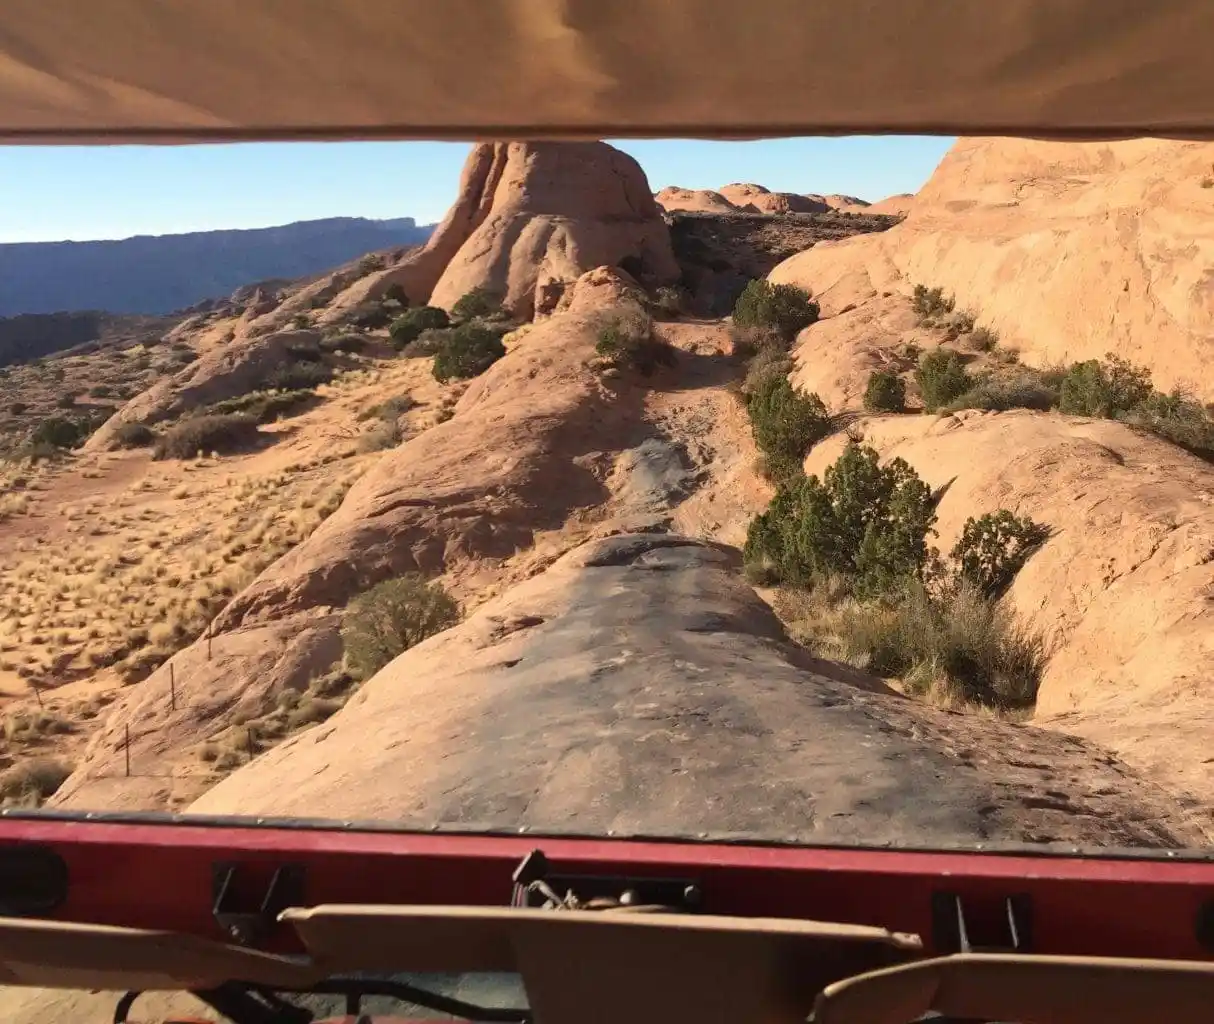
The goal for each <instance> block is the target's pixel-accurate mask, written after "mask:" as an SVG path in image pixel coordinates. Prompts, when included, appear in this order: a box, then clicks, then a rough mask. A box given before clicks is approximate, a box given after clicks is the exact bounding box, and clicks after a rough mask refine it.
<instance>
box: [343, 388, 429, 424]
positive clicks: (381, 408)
mask: <svg viewBox="0 0 1214 1024" xmlns="http://www.w3.org/2000/svg"><path fill="white" fill-rule="evenodd" d="M416 405H417V402H415V401H414V400H413V397H412V396H411V395H397V396H395V397H394V398H389V399H386V400H385V401H383V402H380V403H379V404H378V405H372V406H369V407H368V408H366V409H364V410H363V411H362V412H360V413H359V414H358V419H360V420H372V419H378V420H383V421H384V422H385V423H395V422H396V421H397V420H398V419H400V418H401V417H402V416H403V415H404V414H405V413H407V412H408V411H409V410H410V409H412V408H414V407H415V406H416Z"/></svg>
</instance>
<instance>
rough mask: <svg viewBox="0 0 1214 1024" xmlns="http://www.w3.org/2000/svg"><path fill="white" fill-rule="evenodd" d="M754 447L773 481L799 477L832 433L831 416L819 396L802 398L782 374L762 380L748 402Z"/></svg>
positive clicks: (770, 375)
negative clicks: (812, 453) (804, 463)
mask: <svg viewBox="0 0 1214 1024" xmlns="http://www.w3.org/2000/svg"><path fill="white" fill-rule="evenodd" d="M746 408H747V411H748V412H749V413H750V426H751V430H752V431H753V433H754V438H755V443H756V444H757V445H758V446H759V449H760V451H762V452H763V455H764V457H765V458H766V461H767V471H768V475H769V476H770V477H771V478H772V479H773V480H781V479H784V478H786V477H790V476H796V475H797V474H799V473H800V472H801V463H802V461H803V460H804V459H805V455H806V453H807V452H808V451H809V449H810V448H812V447H813V446H814V445H815V444H816V443H817V442H818V441H820V440H821V439H822V438H823V437H825V436H826V434H827V433H828V432H829V430H830V414H829V413H828V412H827V411H826V406H825V405H823V403H822V399H820V398H819V397H818V396H817V395H803V394H801V393H800V392H799V391H797V390H796V389H795V388H794V387H793V386H792V385H791V384H790V383H789V382H788V378H787V377H785V376H783V375H782V374H779V373H776V372H771V373H769V374H768V375H767V376H764V377H761V378H760V379H759V380H758V381H757V382H756V385H755V390H754V392H753V393H752V394H751V395H750V396H749V399H748V401H747V406H746Z"/></svg>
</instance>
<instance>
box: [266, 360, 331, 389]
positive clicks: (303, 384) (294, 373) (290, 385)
mask: <svg viewBox="0 0 1214 1024" xmlns="http://www.w3.org/2000/svg"><path fill="white" fill-rule="evenodd" d="M332 379H333V370H332V368H331V367H329V366H326V365H325V364H324V363H321V362H315V361H313V360H307V361H302V362H295V363H287V364H285V365H283V366H279V367H276V368H275V369H273V370H271V371H270V373H268V374H267V375H266V378H265V381H264V382H263V386H264V387H265V388H267V389H270V390H274V391H309V390H312V389H314V388H317V387H319V386H320V385H321V384H328V383H329V381H331V380H332Z"/></svg>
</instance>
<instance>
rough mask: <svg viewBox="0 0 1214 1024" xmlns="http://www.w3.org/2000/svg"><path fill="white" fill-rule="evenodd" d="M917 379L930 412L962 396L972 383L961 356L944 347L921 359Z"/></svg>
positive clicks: (924, 406)
mask: <svg viewBox="0 0 1214 1024" xmlns="http://www.w3.org/2000/svg"><path fill="white" fill-rule="evenodd" d="M915 380H916V381H917V382H918V384H919V392H920V394H921V395H922V396H923V408H924V409H926V410H927V411H928V412H935V411H936V410H937V409H939V408H940V406H942V405H947V404H948V403H949V402H951V401H953V400H954V399H955V398H959V397H961V395H963V394H965V392H967V391H968V390H969V389H970V385H971V384H972V381H971V380H970V376H969V374H968V373H967V372H966V370H965V364H964V363H963V362H962V361H961V357H960V356H958V355H957V353H956V352H948V351H946V350H945V349H942V348H941V349H936V350H935V351H934V352H928V353H927V354H926V355H925V356H924V357H923V358H922V359H920V360H919V368H918V369H917V370H916V371H915Z"/></svg>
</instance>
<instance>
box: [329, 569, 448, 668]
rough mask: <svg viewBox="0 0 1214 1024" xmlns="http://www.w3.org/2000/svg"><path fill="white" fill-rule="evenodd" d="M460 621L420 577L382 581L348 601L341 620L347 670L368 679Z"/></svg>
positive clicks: (434, 588)
mask: <svg viewBox="0 0 1214 1024" xmlns="http://www.w3.org/2000/svg"><path fill="white" fill-rule="evenodd" d="M459 620H460V609H459V605H458V604H457V603H456V601H455V599H454V598H452V597H451V596H450V595H449V594H448V593H447V592H446V591H445V590H444V589H443V588H442V587H441V586H440V585H439V584H438V583H428V582H427V581H426V578H425V577H424V576H422V575H421V574H420V573H411V574H409V575H407V576H402V577H400V578H399V579H392V580H384V581H383V582H382V583H377V584H376V585H375V586H373V587H371V589H370V590H367V591H365V592H364V593H362V594H360V595H359V596H358V597H356V598H355V599H354V600H353V601H351V602H350V604H349V606H348V607H347V608H346V612H345V615H344V616H343V617H342V624H341V638H342V643H343V645H344V647H345V657H346V666H347V667H348V668H349V670H350V673H351V674H352V675H354V676H355V677H356V678H358V679H369V678H370V677H371V676H373V675H375V673H376V672H378V671H379V670H380V669H381V668H383V667H384V666H385V665H387V664H388V662H390V661H391V660H392V659H393V658H395V657H396V656H397V655H398V654H401V653H403V652H404V651H407V650H409V648H411V647H414V646H416V645H417V644H419V643H421V642H422V641H423V640H425V639H426V638H427V637H431V636H434V634H436V633H441V632H442V631H443V630H444V629H449V628H450V627H451V626H454V625H455V624H456V623H457V622H459Z"/></svg>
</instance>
